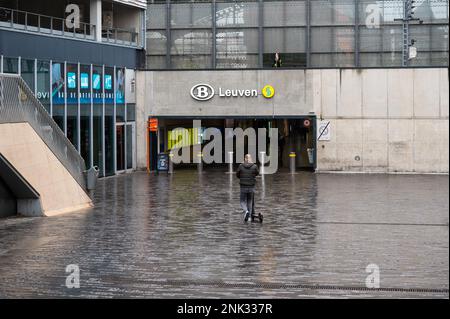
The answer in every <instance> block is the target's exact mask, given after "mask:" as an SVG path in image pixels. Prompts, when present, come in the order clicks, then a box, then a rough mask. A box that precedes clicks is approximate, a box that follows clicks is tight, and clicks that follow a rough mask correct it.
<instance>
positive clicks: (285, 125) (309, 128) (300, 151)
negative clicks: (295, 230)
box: [150, 116, 316, 171]
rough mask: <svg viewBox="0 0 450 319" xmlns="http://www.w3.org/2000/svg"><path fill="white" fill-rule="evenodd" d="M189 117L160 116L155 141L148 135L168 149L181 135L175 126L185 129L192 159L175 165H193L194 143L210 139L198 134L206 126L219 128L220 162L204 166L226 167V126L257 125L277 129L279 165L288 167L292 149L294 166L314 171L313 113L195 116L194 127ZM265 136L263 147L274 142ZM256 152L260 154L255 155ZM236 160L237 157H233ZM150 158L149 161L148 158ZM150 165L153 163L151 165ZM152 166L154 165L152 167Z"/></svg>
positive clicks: (169, 149) (254, 127) (268, 147)
mask: <svg viewBox="0 0 450 319" xmlns="http://www.w3.org/2000/svg"><path fill="white" fill-rule="evenodd" d="M193 120H194V119H192V118H177V119H173V118H159V119H158V123H159V130H158V134H159V136H158V141H154V138H155V136H152V135H150V141H151V142H150V145H157V144H158V143H159V145H160V148H161V149H160V150H159V151H160V152H170V151H171V150H173V145H176V141H174V140H173V139H175V138H176V139H179V138H180V136H179V135H178V134H176V133H175V131H176V130H178V129H180V128H183V129H186V130H187V132H186V134H187V138H185V140H187V141H189V142H188V144H187V145H184V146H183V147H189V148H191V151H190V154H191V163H188V164H186V163H182V164H176V165H175V169H177V168H186V167H195V166H196V164H193V158H192V156H193V146H194V145H198V144H200V145H201V148H202V149H203V147H204V146H205V145H206V144H208V143H209V142H210V141H209V140H202V138H198V136H202V134H203V132H204V130H205V129H207V128H215V129H217V130H219V131H220V133H221V135H222V163H220V164H217V163H213V164H204V167H205V168H208V167H226V166H227V164H226V159H225V157H226V156H227V154H226V150H225V139H226V132H225V130H226V129H227V128H231V129H236V128H241V129H242V130H243V131H245V130H246V129H247V128H253V129H255V131H256V132H257V129H258V128H265V129H266V130H267V133H268V132H269V130H270V129H271V128H275V129H277V130H278V136H277V137H276V138H277V142H278V169H279V170H287V169H289V165H290V154H291V153H295V155H296V156H295V166H296V169H298V170H309V171H314V170H315V168H316V156H315V154H316V125H315V123H316V120H315V116H305V117H296V118H202V119H197V120H200V121H201V128H200V130H199V131H198V130H196V129H195V128H193V127H192V126H193ZM274 138H275V137H272V140H271V139H269V136H267V138H266V151H267V152H269V150H270V143H273V139H274ZM234 139H235V140H234V154H236V149H235V147H236V138H234ZM244 148H245V152H248V150H249V145H248V139H247V138H246V139H245V145H244ZM150 150H151V152H150V157H152V156H153V155H154V153H155V152H154V147H150ZM259 151H260V150H259V149H258V146H256V154H260V153H259ZM258 156H259V155H258ZM234 161H235V162H236V161H238V162H239V160H238V159H236V158H235V159H234ZM150 162H151V161H150ZM151 166H152V165H151ZM151 169H154V168H153V167H151Z"/></svg>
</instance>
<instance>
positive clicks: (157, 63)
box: [146, 55, 166, 69]
mask: <svg viewBox="0 0 450 319" xmlns="http://www.w3.org/2000/svg"><path fill="white" fill-rule="evenodd" d="M146 68H147V69H165V68H166V56H165V55H164V56H160V55H147V61H146Z"/></svg>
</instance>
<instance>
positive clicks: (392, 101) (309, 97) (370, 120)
mask: <svg viewBox="0 0 450 319" xmlns="http://www.w3.org/2000/svg"><path fill="white" fill-rule="evenodd" d="M136 76H137V77H136V84H137V89H136V92H137V97H136V98H137V101H136V103H137V104H136V117H137V122H136V125H137V165H138V168H145V167H146V154H147V145H146V125H147V124H146V121H147V119H148V117H150V116H153V117H162V116H164V117H189V118H193V117H200V118H201V117H209V116H214V117H254V116H260V117H267V118H271V117H283V116H286V117H288V116H294V117H295V116H310V115H315V116H317V120H318V121H320V120H329V121H330V128H331V139H330V141H318V144H317V170H318V171H349V172H367V173H372V172H381V173H391V172H393V173H394V172H404V173H448V162H449V155H448V149H449V146H448V143H449V140H448V135H449V127H448V112H449V95H448V94H449V93H448V84H449V83H448V69H447V68H432V69H431V68H426V69H420V68H416V69H317V70H233V71H142V72H137V75H136ZM199 83H205V84H209V85H211V86H212V87H213V88H214V90H215V95H214V97H213V98H211V99H210V100H208V101H197V100H195V99H193V98H192V97H191V95H190V90H191V88H192V87H193V86H194V85H196V84H199ZM267 84H270V85H272V86H273V87H274V88H275V91H276V93H275V96H274V97H273V98H272V99H266V98H264V97H263V96H262V94H260V95H259V96H258V97H254V98H252V97H229V98H225V97H219V96H218V95H217V94H218V89H219V88H223V89H257V90H258V91H259V92H261V90H262V88H263V87H264V85H267Z"/></svg>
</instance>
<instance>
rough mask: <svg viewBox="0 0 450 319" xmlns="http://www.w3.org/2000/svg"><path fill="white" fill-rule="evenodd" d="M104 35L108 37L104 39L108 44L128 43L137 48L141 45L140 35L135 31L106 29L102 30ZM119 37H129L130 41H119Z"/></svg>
mask: <svg viewBox="0 0 450 319" xmlns="http://www.w3.org/2000/svg"><path fill="white" fill-rule="evenodd" d="M102 34H105V35H106V36H102V37H103V39H104V40H106V41H107V42H112V43H123V42H128V43H132V44H134V45H135V46H137V45H138V44H139V33H138V32H136V31H134V30H127V29H121V28H109V27H104V28H102ZM111 35H113V37H111ZM119 35H122V36H123V35H125V36H129V40H124V39H119Z"/></svg>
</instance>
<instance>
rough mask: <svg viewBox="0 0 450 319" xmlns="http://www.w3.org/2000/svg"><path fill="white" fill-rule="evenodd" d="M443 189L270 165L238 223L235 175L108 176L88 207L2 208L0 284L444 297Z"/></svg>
mask: <svg viewBox="0 0 450 319" xmlns="http://www.w3.org/2000/svg"><path fill="white" fill-rule="evenodd" d="M448 196H449V177H448V176H437V175H426V176H418V175H377V174H375V175H363V174H352V175H347V174H312V173H299V174H296V175H290V174H287V173H279V174H277V175H267V176H264V178H263V179H262V178H259V179H258V185H257V193H256V209H257V210H258V211H260V212H263V214H264V216H265V219H264V224H259V223H247V224H244V223H243V221H242V214H241V212H240V210H239V202H238V199H239V185H238V182H237V179H236V178H235V177H234V176H232V175H228V174H224V173H223V172H219V171H206V172H204V174H202V175H201V176H199V175H198V174H197V172H196V171H189V170H185V171H182V170H180V171H177V172H176V173H175V174H174V175H173V176H167V175H166V174H160V175H159V176H155V175H147V174H146V173H143V172H137V173H132V174H127V175H122V176H116V177H111V178H106V179H102V180H99V183H98V188H97V190H96V192H95V204H96V206H95V208H93V209H91V210H88V211H82V212H76V213H71V214H66V215H62V216H58V217H51V218H11V219H4V220H0V278H1V280H0V297H7V298H12V297H26V298H28V297H38V298H40V297H41V298H48V297H145V298H169V297H175V298H184V297H188V298H189V297H199V298H232V297H249V298H258V297H267V298H285V297H288V298H304V297H306V298H309V297H339V298H341V297H358V298H360V297H375V298H381V297H388V298H390V297H395V298H397V297H400V298H410V297H425V298H429V297H430V298H432V297H438V298H448V297H449V293H448V280H449V228H448V219H449V216H448V209H449V197H448ZM70 264H75V265H77V266H78V267H79V269H80V288H78V289H77V288H72V289H69V288H67V287H66V277H67V276H68V275H69V273H66V266H67V265H70ZM369 264H376V265H377V266H378V267H379V271H380V289H379V290H374V289H368V288H366V284H365V282H366V277H367V276H368V275H370V274H369V273H367V272H366V267H367V266H368V265H369Z"/></svg>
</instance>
